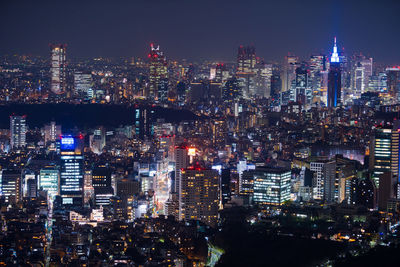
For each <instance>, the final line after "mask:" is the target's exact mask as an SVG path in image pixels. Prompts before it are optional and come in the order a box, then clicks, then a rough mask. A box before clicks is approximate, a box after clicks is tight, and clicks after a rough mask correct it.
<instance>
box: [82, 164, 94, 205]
mask: <svg viewBox="0 0 400 267" xmlns="http://www.w3.org/2000/svg"><path fill="white" fill-rule="evenodd" d="M93 196H94V189H93V185H92V170H85V172H84V175H83V203H84V205H85V206H86V205H88V204H89V201H90V200H91V199H93Z"/></svg>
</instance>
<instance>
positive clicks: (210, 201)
mask: <svg viewBox="0 0 400 267" xmlns="http://www.w3.org/2000/svg"><path fill="white" fill-rule="evenodd" d="M181 175H182V176H181V194H180V196H179V218H180V219H181V220H185V221H187V220H199V221H202V222H204V223H206V224H208V225H211V226H215V225H216V223H217V220H218V207H219V184H220V182H219V175H218V172H217V171H216V170H211V169H203V168H200V167H197V166H196V167H189V168H186V169H183V170H182V174H181Z"/></svg>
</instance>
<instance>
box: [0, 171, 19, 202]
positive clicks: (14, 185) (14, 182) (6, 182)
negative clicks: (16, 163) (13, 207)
mask: <svg viewBox="0 0 400 267" xmlns="http://www.w3.org/2000/svg"><path fill="white" fill-rule="evenodd" d="M21 176H22V175H21V170H7V169H6V170H3V171H2V173H1V191H2V194H3V196H4V197H5V200H6V202H8V203H13V204H16V203H19V202H20V201H21V200H22V179H21Z"/></svg>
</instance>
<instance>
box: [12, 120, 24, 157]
mask: <svg viewBox="0 0 400 267" xmlns="http://www.w3.org/2000/svg"><path fill="white" fill-rule="evenodd" d="M26 131H27V128H26V116H11V117H10V135H11V136H10V137H11V142H10V143H11V149H13V148H21V147H24V146H25V145H26Z"/></svg>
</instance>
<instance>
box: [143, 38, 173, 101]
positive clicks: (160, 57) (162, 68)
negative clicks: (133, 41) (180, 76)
mask: <svg viewBox="0 0 400 267" xmlns="http://www.w3.org/2000/svg"><path fill="white" fill-rule="evenodd" d="M148 58H149V61H150V62H149V91H148V94H147V97H149V98H151V99H158V91H159V86H160V85H161V81H163V80H165V79H168V69H167V60H166V58H165V56H164V53H163V52H162V51H161V50H160V46H157V47H155V45H154V44H150V53H149V55H148ZM163 85H164V82H163Z"/></svg>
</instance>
